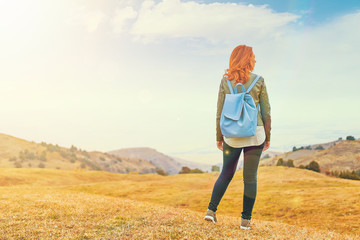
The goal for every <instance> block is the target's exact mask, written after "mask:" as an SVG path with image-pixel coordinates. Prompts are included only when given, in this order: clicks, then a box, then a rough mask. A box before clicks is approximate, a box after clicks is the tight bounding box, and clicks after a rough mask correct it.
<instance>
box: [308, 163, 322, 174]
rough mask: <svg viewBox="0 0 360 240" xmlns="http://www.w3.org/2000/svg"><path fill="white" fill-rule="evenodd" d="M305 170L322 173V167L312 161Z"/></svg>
mask: <svg viewBox="0 0 360 240" xmlns="http://www.w3.org/2000/svg"><path fill="white" fill-rule="evenodd" d="M305 168H306V169H308V170H312V171H315V172H320V166H319V164H318V163H317V162H316V161H311V162H310V163H309V164H308V165H306V166H305Z"/></svg>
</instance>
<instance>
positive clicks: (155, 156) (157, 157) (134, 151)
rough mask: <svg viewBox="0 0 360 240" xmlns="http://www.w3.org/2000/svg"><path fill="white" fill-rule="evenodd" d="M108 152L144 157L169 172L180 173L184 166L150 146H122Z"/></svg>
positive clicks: (124, 155)
mask: <svg viewBox="0 0 360 240" xmlns="http://www.w3.org/2000/svg"><path fill="white" fill-rule="evenodd" d="M108 153H109V154H113V155H115V156H118V157H129V158H138V159H144V160H146V161H148V162H150V163H152V164H154V165H156V166H158V167H159V168H161V169H163V170H164V171H165V172H167V173H168V174H178V173H179V171H180V170H181V168H182V166H183V165H182V164H181V163H180V162H179V161H177V160H175V158H173V157H170V156H168V155H165V154H163V153H161V152H158V151H157V150H155V149H153V148H149V147H137V148H136V147H135V148H122V149H118V150H113V151H109V152H108Z"/></svg>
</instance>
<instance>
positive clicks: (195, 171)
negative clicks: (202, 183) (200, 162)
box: [190, 168, 204, 173]
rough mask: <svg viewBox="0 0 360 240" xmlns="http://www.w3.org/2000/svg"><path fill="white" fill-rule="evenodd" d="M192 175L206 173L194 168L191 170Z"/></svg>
mask: <svg viewBox="0 0 360 240" xmlns="http://www.w3.org/2000/svg"><path fill="white" fill-rule="evenodd" d="M190 173H204V172H203V171H202V170H201V169H199V168H194V169H191V170H190Z"/></svg>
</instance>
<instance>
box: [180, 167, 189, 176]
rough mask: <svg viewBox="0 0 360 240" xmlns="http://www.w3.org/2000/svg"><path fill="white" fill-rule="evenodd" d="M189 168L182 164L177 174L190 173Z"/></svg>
mask: <svg viewBox="0 0 360 240" xmlns="http://www.w3.org/2000/svg"><path fill="white" fill-rule="evenodd" d="M190 172H191V169H190V168H189V167H186V166H183V167H182V168H181V171H180V172H179V174H184V173H190Z"/></svg>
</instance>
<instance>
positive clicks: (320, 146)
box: [315, 145, 324, 150]
mask: <svg viewBox="0 0 360 240" xmlns="http://www.w3.org/2000/svg"><path fill="white" fill-rule="evenodd" d="M315 150H324V147H323V146H322V145H319V146H317V147H316V148H315Z"/></svg>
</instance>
